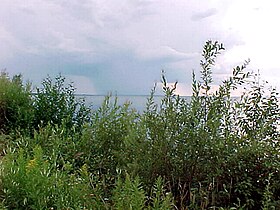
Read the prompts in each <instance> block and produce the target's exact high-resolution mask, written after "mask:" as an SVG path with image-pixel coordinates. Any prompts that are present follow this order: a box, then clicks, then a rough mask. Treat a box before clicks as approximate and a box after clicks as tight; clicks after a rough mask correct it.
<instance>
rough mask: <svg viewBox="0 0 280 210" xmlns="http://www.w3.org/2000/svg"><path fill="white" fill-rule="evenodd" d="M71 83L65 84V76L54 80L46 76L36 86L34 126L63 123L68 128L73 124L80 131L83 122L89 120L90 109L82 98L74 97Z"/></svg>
mask: <svg viewBox="0 0 280 210" xmlns="http://www.w3.org/2000/svg"><path fill="white" fill-rule="evenodd" d="M74 93H75V88H74V87H73V85H72V84H68V85H65V78H64V77H62V76H61V75H59V76H57V77H56V78H55V79H54V81H53V80H52V79H51V78H50V77H47V78H46V79H44V80H43V82H42V88H37V94H36V97H35V102H34V110H35V120H34V126H35V128H37V129H38V127H40V126H42V127H44V126H46V125H47V124H51V125H62V124H63V123H64V124H65V126H66V128H67V129H68V130H70V129H72V128H73V127H74V126H75V129H76V132H80V131H81V129H82V126H83V125H84V123H86V122H88V121H89V113H90V110H89V108H88V107H86V105H85V103H84V101H83V100H77V99H76V98H75V94H74Z"/></svg>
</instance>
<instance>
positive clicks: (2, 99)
mask: <svg viewBox="0 0 280 210" xmlns="http://www.w3.org/2000/svg"><path fill="white" fill-rule="evenodd" d="M32 121H33V107H32V99H31V92H30V85H29V84H27V85H26V86H24V85H23V83H22V77H21V75H15V76H14V77H13V78H12V79H10V78H9V76H8V74H7V73H5V72H1V75H0V132H2V133H3V132H4V133H9V132H10V131H12V130H15V129H20V130H24V129H31V126H32Z"/></svg>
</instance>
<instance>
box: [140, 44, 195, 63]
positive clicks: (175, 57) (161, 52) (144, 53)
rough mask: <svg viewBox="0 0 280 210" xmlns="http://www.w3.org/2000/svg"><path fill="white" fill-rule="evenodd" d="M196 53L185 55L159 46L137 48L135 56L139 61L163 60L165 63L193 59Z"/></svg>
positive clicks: (167, 47)
mask: <svg viewBox="0 0 280 210" xmlns="http://www.w3.org/2000/svg"><path fill="white" fill-rule="evenodd" d="M197 54H198V53H185V52H180V51H178V50H175V49H174V48H172V47H170V46H160V47H157V48H150V49H149V48H138V49H137V50H136V55H137V56H138V58H139V59H141V60H143V61H146V60H165V61H180V60H188V59H193V58H194V57H196V56H197Z"/></svg>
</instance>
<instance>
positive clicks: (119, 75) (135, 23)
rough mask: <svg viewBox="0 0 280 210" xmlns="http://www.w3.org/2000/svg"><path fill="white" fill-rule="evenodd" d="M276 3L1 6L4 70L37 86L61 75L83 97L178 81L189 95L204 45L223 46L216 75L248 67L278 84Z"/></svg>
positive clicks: (79, 0)
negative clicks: (210, 42)
mask: <svg viewBox="0 0 280 210" xmlns="http://www.w3.org/2000/svg"><path fill="white" fill-rule="evenodd" d="M278 2H279V1H277V0H269V1H264V0H262V1H261V0H246V1H244V0H234V1H232V0H172V1H170V0H1V2H0V3H1V6H0V69H6V70H7V72H9V73H10V74H11V75H13V74H16V73H22V74H23V76H24V79H29V80H31V81H32V82H33V83H34V84H35V85H37V84H39V82H40V81H41V80H42V79H43V78H45V77H46V76H47V75H51V76H56V75H58V73H62V74H63V75H64V76H66V77H67V78H69V79H70V80H72V81H74V83H75V86H76V87H77V89H78V90H77V92H79V93H90V94H107V93H108V92H110V91H113V92H115V91H116V92H117V93H118V94H135V95H138V94H149V92H150V89H151V88H152V87H153V84H154V83H155V82H160V75H161V70H162V69H164V70H165V71H166V75H167V79H168V80H169V82H171V83H172V82H175V81H176V80H178V82H179V88H178V93H180V94H182V95H188V94H190V90H191V88H190V84H191V72H192V70H195V71H196V72H199V61H200V59H201V51H202V47H203V44H204V43H205V41H207V40H209V39H212V40H218V41H220V42H222V43H224V45H225V47H226V51H225V52H224V53H223V55H222V56H221V57H220V59H219V60H218V63H217V67H216V68H215V70H214V72H213V73H214V75H213V76H214V78H215V79H218V80H219V79H222V78H225V77H226V76H227V75H228V74H229V73H230V72H231V69H232V67H234V66H235V65H236V64H241V63H242V62H243V61H244V60H245V59H248V58H250V59H251V64H250V66H249V69H253V70H257V69H260V72H261V74H262V78H263V79H265V80H268V81H269V82H270V84H271V85H274V86H277V85H278V80H279V79H280V73H279V72H280V71H279V69H280V63H279V53H278V51H279V49H280V41H279V37H280V30H279V29H278V25H279V24H278V21H279V19H280V13H279V8H280V3H278ZM279 88H280V87H278V90H279Z"/></svg>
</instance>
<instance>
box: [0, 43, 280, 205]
mask: <svg viewBox="0 0 280 210" xmlns="http://www.w3.org/2000/svg"><path fill="white" fill-rule="evenodd" d="M223 50H224V48H223V45H222V44H220V43H218V42H211V41H208V42H206V44H205V46H204V49H203V53H202V60H201V63H200V64H201V72H200V73H201V74H200V79H197V78H196V75H194V74H193V83H192V90H193V94H192V97H191V100H190V101H186V100H185V99H184V98H180V97H178V96H177V95H176V94H175V93H174V92H175V89H176V84H175V85H174V87H168V86H167V81H166V78H165V76H164V75H162V83H163V92H164V97H163V99H162V101H161V103H160V104H158V103H155V101H154V98H153V94H154V92H155V89H153V90H152V91H151V94H150V97H149V98H148V99H147V105H146V109H145V110H144V111H143V113H141V114H140V113H138V112H137V111H136V110H134V109H132V108H131V107H130V105H129V104H123V105H118V103H117V98H113V97H109V96H108V97H106V98H105V99H104V102H103V104H102V105H101V106H100V107H99V109H97V110H90V109H89V107H87V106H86V105H85V103H84V101H83V100H77V99H76V98H75V95H74V93H75V88H74V86H73V85H72V84H65V79H64V78H63V77H62V76H58V77H56V78H54V79H52V78H49V77H47V78H46V79H45V80H43V82H42V88H38V89H37V93H36V94H35V95H31V91H30V85H28V84H27V85H23V83H22V80H21V76H14V77H13V78H9V75H7V74H5V73H2V74H1V77H0V130H1V135H0V141H1V144H0V146H1V168H0V172H1V173H0V180H1V185H0V189H1V191H0V198H1V202H2V206H3V207H2V208H6V209H279V208H280V173H279V169H280V159H279V154H280V153H279V151H280V150H279V149H280V147H279V146H280V145H279V139H280V138H279V130H278V126H279V115H280V112H279V106H278V101H277V92H276V90H275V89H272V88H271V89H269V88H266V87H265V86H264V85H262V84H260V83H259V82H258V81H259V80H258V78H255V79H254V75H253V74H251V73H248V72H247V71H246V67H247V65H248V62H245V63H244V64H243V65H241V66H237V67H235V68H233V71H232V75H231V76H230V77H229V78H228V79H226V80H224V81H223V82H222V83H221V85H220V86H219V88H218V89H217V90H216V89H215V90H212V83H213V81H212V67H213V66H214V64H215V60H216V57H217V56H218V55H219V54H220V53H221V52H222V51H223ZM240 87H241V88H242V87H246V91H245V92H244V93H243V94H242V95H241V97H240V100H235V101H232V97H231V93H232V91H233V90H235V89H236V88H240Z"/></svg>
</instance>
